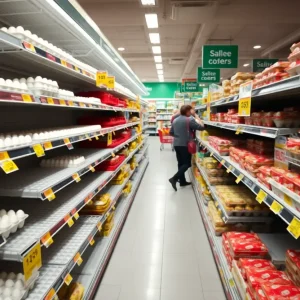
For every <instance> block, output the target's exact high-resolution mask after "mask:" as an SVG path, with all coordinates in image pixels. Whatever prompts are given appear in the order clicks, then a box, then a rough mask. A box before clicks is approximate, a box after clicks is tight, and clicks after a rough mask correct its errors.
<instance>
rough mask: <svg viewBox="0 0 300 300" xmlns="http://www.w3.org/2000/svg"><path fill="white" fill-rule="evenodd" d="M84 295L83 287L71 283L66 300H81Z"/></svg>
mask: <svg viewBox="0 0 300 300" xmlns="http://www.w3.org/2000/svg"><path fill="white" fill-rule="evenodd" d="M83 294H84V286H83V285H82V284H81V283H79V282H74V283H73V282H72V283H71V286H70V288H69V294H68V298H67V299H68V300H81V299H82V298H83Z"/></svg>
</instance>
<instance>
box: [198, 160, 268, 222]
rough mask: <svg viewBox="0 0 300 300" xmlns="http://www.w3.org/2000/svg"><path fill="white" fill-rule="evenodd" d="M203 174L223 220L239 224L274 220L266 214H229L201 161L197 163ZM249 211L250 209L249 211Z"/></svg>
mask: <svg viewBox="0 0 300 300" xmlns="http://www.w3.org/2000/svg"><path fill="white" fill-rule="evenodd" d="M196 165H197V167H198V169H199V171H200V173H201V175H202V176H203V178H204V180H205V182H206V184H207V186H208V187H209V190H210V192H211V195H212V197H213V199H214V200H215V202H216V203H217V205H218V207H219V208H220V209H221V212H222V220H223V221H224V223H226V224H237V223H271V222H272V221H273V218H270V217H266V216H258V217H256V216H232V215H228V213H227V212H226V210H225V208H224V206H223V203H222V201H221V200H220V199H219V197H218V195H217V193H216V188H215V187H214V186H212V185H211V184H210V182H209V180H208V178H207V174H206V172H205V171H204V170H203V168H202V167H201V166H200V164H199V163H196ZM247 212H249V211H247Z"/></svg>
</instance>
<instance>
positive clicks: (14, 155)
mask: <svg viewBox="0 0 300 300" xmlns="http://www.w3.org/2000/svg"><path fill="white" fill-rule="evenodd" d="M138 124H140V123H139V122H133V123H127V124H124V125H118V126H114V127H106V128H101V130H92V131H83V132H82V133H81V134H76V135H67V136H64V137H61V138H54V139H45V140H36V141H34V142H32V143H30V144H27V145H26V146H24V145H20V146H13V147H5V148H0V162H2V163H3V162H4V161H6V160H9V159H12V160H16V159H20V158H23V157H26V156H29V155H35V154H36V153H35V151H34V148H33V146H35V145H43V149H44V151H49V150H53V149H55V148H59V147H63V146H67V147H68V148H69V147H70V146H69V145H70V144H74V143H78V142H80V141H84V140H90V139H92V138H95V137H99V136H101V135H104V134H107V133H109V132H115V131H118V130H122V129H126V128H128V127H132V126H135V125H138ZM65 139H69V140H65ZM49 142H50V143H49ZM69 142H70V143H69ZM71 149H72V146H71ZM111 151H114V149H111ZM5 152H7V155H8V156H6V155H4V154H5ZM2 157H3V158H4V159H1V158H2Z"/></svg>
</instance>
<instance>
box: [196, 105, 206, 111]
mask: <svg viewBox="0 0 300 300" xmlns="http://www.w3.org/2000/svg"><path fill="white" fill-rule="evenodd" d="M203 109H206V104H201V105H196V106H195V110H203Z"/></svg>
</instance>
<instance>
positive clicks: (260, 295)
mask: <svg viewBox="0 0 300 300" xmlns="http://www.w3.org/2000/svg"><path fill="white" fill-rule="evenodd" d="M254 290H255V300H268V298H267V296H266V294H265V293H264V291H263V289H262V288H261V287H260V286H258V287H256V288H255V289H254Z"/></svg>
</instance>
